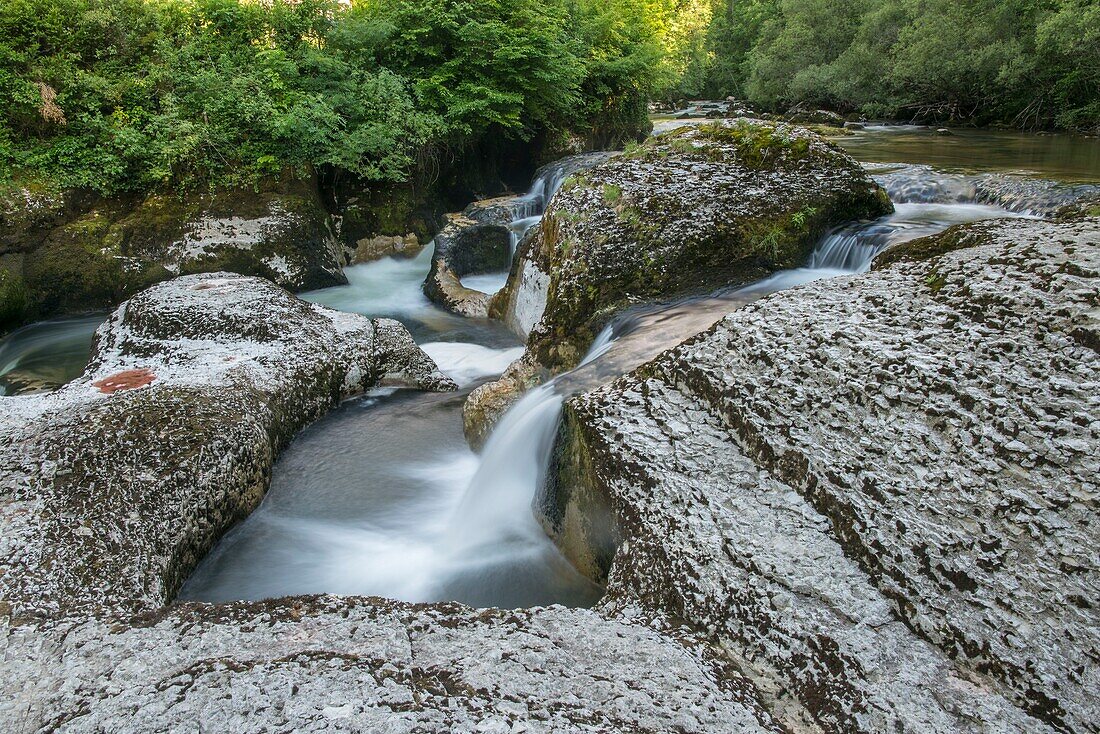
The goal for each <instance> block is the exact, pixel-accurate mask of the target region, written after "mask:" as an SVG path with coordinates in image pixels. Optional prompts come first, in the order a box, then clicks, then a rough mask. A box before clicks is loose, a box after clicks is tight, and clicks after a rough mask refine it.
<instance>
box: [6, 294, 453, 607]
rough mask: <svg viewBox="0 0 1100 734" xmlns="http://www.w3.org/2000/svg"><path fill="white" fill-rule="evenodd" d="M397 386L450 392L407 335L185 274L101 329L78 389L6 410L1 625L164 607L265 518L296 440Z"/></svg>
mask: <svg viewBox="0 0 1100 734" xmlns="http://www.w3.org/2000/svg"><path fill="white" fill-rule="evenodd" d="M386 384H395V385H409V386H416V387H421V388H428V389H450V388H453V383H452V382H451V381H450V380H449V379H448V378H446V377H445V376H443V375H442V374H441V373H439V372H438V370H437V369H436V367H435V364H434V363H433V362H432V361H431V359H429V358H428V357H427V355H425V354H424V353H423V352H421V351H420V349H419V348H417V346H416V345H415V343H413V341H412V338H411V337H410V336H409V334H408V332H407V331H405V329H404V327H402V326H401V325H400V324H398V323H397V322H395V321H390V320H385V319H379V320H370V319H367V318H365V317H362V316H357V315H352V314H344V313H339V312H336V311H330V310H328V309H325V308H322V307H320V306H316V305H313V304H309V303H306V302H304V301H300V300H298V299H297V298H295V297H294V296H292V295H290V294H289V293H287V292H286V291H284V290H282V289H281V288H278V287H277V286H274V285H272V284H271V283H270V282H268V281H266V280H262V279H260V278H248V277H243V276H236V275H231V274H228V273H216V274H212V275H209V276H186V277H181V278H177V279H175V280H173V281H169V282H166V283H163V284H161V285H158V286H155V287H154V288H152V289H150V290H147V291H144V292H142V293H140V294H139V295H137V296H135V297H134V298H132V299H130V300H129V301H127V302H126V303H125V304H123V305H122V306H121V307H120V308H119V309H118V310H117V311H116V312H115V313H114V314H113V315H112V316H111V317H110V318H109V319H108V321H107V323H106V324H105V325H104V326H103V327H101V328H100V331H99V333H98V335H97V337H96V344H95V346H94V348H93V352H92V357H91V361H90V363H89V366H88V368H87V369H86V370H85V372H84V374H83V376H82V377H80V378H78V379H77V380H76V381H74V382H72V383H70V384H68V385H66V386H64V387H63V388H61V389H60V390H59V391H57V392H55V393H51V394H48V395H31V396H24V397H16V398H0V526H2V527H3V533H2V540H0V610H2V611H4V612H10V613H12V614H13V615H14V616H15V617H16V618H20V617H24V616H41V615H45V616H56V615H64V614H74V613H89V612H96V613H98V612H100V611H104V610H144V609H152V608H156V607H158V606H160V605H162V604H165V603H167V602H168V600H169V599H170V598H171V596H172V595H173V594H174V593H175V590H176V589H177V588H178V586H179V584H180V583H181V582H182V581H183V579H184V577H185V576H186V575H187V574H188V573H190V571H191V569H192V568H193V567H194V565H195V563H196V562H197V561H198V559H199V558H201V556H202V555H203V554H205V553H206V551H207V550H208V549H209V548H210V547H211V545H212V544H213V543H214V542H215V541H216V540H217V538H218V537H219V536H220V535H221V534H222V533H223V532H224V531H225V530H226V529H227V528H228V527H229V526H230V525H231V524H232V523H234V522H235V521H237V520H240V519H241V518H242V517H243V516H244V515H246V514H247V513H248V512H250V511H251V510H252V508H253V507H255V505H256V504H257V503H258V502H259V500H260V498H261V497H262V496H263V494H264V492H265V491H266V489H267V483H268V480H269V477H270V472H271V466H272V463H273V461H274V457H275V455H276V453H277V452H278V451H279V449H280V448H281V447H282V446H283V445H284V444H285V443H286V442H287V441H288V440H289V439H290V438H291V437H292V436H293V435H294V434H295V432H297V430H299V429H300V428H302V427H303V426H305V425H306V424H307V423H309V422H310V421H312V420H313V419H315V418H317V417H319V416H320V415H321V414H323V413H324V412H325V411H327V410H328V409H329V408H330V407H332V406H333V405H335V404H336V402H337V401H339V400H340V399H341V398H343V397H345V396H348V395H352V394H355V393H358V392H361V391H363V390H365V389H367V388H370V387H373V386H375V385H386Z"/></svg>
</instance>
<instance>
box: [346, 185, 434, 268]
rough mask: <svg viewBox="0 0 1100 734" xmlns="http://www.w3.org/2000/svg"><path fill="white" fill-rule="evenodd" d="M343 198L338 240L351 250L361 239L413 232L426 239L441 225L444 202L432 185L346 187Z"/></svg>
mask: <svg viewBox="0 0 1100 734" xmlns="http://www.w3.org/2000/svg"><path fill="white" fill-rule="evenodd" d="M345 189H346V190H345V191H343V192H342V193H343V195H344V196H345V197H346V201H345V202H343V203H341V204H339V205H338V207H337V209H338V212H339V216H340V240H341V242H342V243H343V246H344V247H345V249H347V250H348V251H354V250H355V249H356V248H357V246H358V243H359V242H360V241H361V240H365V239H371V238H374V237H401V236H405V235H407V234H410V233H412V234H415V235H416V237H417V239H418V240H419V241H420V242H428V241H429V240H431V239H432V237H434V236H435V235H436V233H438V232H439V230H440V229H441V228H442V227H443V224H444V219H443V212H444V205H443V203H442V200H441V198H440V196H439V194H438V192H437V191H435V189H434V188H431V187H421V188H416V187H414V186H412V185H411V184H406V185H387V186H365V185H364V186H362V187H358V188H355V187H345Z"/></svg>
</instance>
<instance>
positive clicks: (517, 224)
mask: <svg viewBox="0 0 1100 734" xmlns="http://www.w3.org/2000/svg"><path fill="white" fill-rule="evenodd" d="M541 221H542V215H541V214H536V215H534V216H530V217H524V218H522V219H517V220H515V221H513V222H509V223H508V235H509V237H510V239H511V247H512V256H513V257H515V254H516V248H517V247H519V243H520V242H521V241H523V237H524V235H526V234H527V233H528V232H529V231H531V228H532V227H534V226H535V225H536V224H538V223H539V222H541Z"/></svg>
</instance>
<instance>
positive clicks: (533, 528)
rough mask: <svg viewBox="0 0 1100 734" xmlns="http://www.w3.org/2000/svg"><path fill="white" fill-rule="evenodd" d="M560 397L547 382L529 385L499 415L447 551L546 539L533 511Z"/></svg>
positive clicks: (458, 513)
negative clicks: (502, 413) (516, 399)
mask: <svg viewBox="0 0 1100 734" xmlns="http://www.w3.org/2000/svg"><path fill="white" fill-rule="evenodd" d="M562 400H563V399H562V396H561V395H558V394H557V393H556V391H555V390H554V385H553V383H548V384H546V385H542V386H540V387H537V388H535V389H534V390H531V391H530V392H528V393H527V394H526V395H524V396H523V398H522V399H521V400H520V401H519V402H518V403H516V404H515V405H514V406H512V408H511V409H510V410H509V411H508V413H507V414H506V415H505V416H504V418H502V419H501V421H500V423H499V424H498V425H497V427H496V429H495V430H494V431H493V433H492V435H491V436H490V437H489V441H488V443H487V444H485V450H484V451H483V453H482V455H481V465H480V466H479V467H478V470H477V472H476V473H475V474H474V477H473V479H472V480H471V481H470V485H469V487H468V489H467V490H466V493H465V494H464V495H463V497H462V501H461V502H460V503H459V506H458V510H457V511H456V512H455V515H454V519H453V521H452V523H451V528H450V531H449V532H448V533H447V536H446V539H445V544H446V547H447V550H448V551H449V552H450V553H454V554H464V553H467V552H469V551H471V550H474V549H479V550H482V551H484V550H486V549H489V548H491V547H492V546H494V545H496V544H498V543H501V542H504V541H509V540H510V541H522V540H524V539H530V540H531V541H532V542H538V541H542V529H541V528H540V527H539V525H538V523H537V522H536V521H535V518H534V515H533V514H532V512H531V503H532V502H533V501H534V498H535V492H536V491H537V490H538V488H539V486H541V484H542V481H543V479H544V478H545V473H546V468H547V466H548V465H549V463H550V452H551V451H552V450H553V448H554V437H555V436H556V434H557V428H558V418H559V417H560V416H561V406H562Z"/></svg>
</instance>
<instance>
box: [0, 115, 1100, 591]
mask: <svg viewBox="0 0 1100 734" xmlns="http://www.w3.org/2000/svg"><path fill="white" fill-rule="evenodd" d="M945 140H948V141H950V143H949V144H947V143H945V142H944V141H945ZM1071 143H1072V144H1067V143H1066V141H1065V140H1061V141H1058V142H1052V139H1051V138H1045V137H1044V138H1040V136H1026V135H1023V134H1020V133H990V132H983V133H973V134H971V133H966V134H958V135H956V136H952V137H949V138H943V137H941V136H936V135H935V134H934V133H933V132H932V131H928V130H921V129H914V128H882V129H870V130H866V131H861V132H860V133H858V134H857V135H854V136H850V137H847V138H844V139H842V141H841V144H842V145H844V146H845V147H846V148H848V149H849V150H850V151H851V152H852V153H853V155H856V156H857V157H859V158H860V159H862V160H865V161H868V162H875V163H881V162H898V163H908V164H914V163H916V164H931V165H933V166H935V167H936V168H920V169H917V170H915V171H909V172H907V174H906V175H908V176H909V177H910V178H913V177H914V176H915V177H916V179H917V180H916V181H913V180H909V179H905V180H904V181H902V182H901V184H898V185H895V186H892V187H890V190H891V193H892V195H893V196H894V197H895V203H896V211H895V213H894V214H892V215H890V216H889V217H885V218H883V219H881V220H878V221H876V222H872V223H858V224H854V225H852V226H850V227H847V228H844V229H843V230H841V231H839V232H835V233H833V234H831V235H830V236H828V237H826V238H825V239H823V240H822V242H821V243H819V245H818V247H817V248H816V250H815V252H814V255H813V256H812V258H811V260H810V261H809V262H808V263H807V265H806V266H805V267H803V268H798V269H795V270H791V271H785V272H782V273H778V274H776V275H773V276H772V277H770V278H768V279H766V280H764V281H761V282H759V283H756V284H754V285H751V286H749V287H747V288H741V289H738V290H733V291H730V292H726V293H718V294H713V295H711V296H708V297H700V298H693V299H689V300H685V301H681V302H679V303H675V304H666V305H663V306H660V307H652V306H651V307H642V308H636V309H633V310H631V311H630V312H628V313H625V314H622V315H621V316H620V317H619V318H618V319H616V320H615V322H614V323H613V324H612V325H611V326H610V327H608V329H607V330H605V332H604V333H603V334H602V335H601V336H600V338H599V339H598V340H597V342H596V344H594V345H593V348H592V350H591V351H590V353H589V356H588V357H587V358H586V360H585V362H584V363H583V364H582V365H581V366H580V367H579V368H578V369H576V370H574V371H573V372H571V373H567V374H566V375H562V376H561V377H559V378H557V379H556V380H554V381H553V382H552V383H550V384H549V385H546V386H543V387H541V388H538V389H536V390H534V391H532V392H531V393H529V394H528V395H527V396H525V397H524V399H523V400H521V401H520V403H518V404H517V405H516V406H515V407H514V408H513V409H512V411H510V413H509V414H508V415H507V416H506V417H505V419H504V420H503V421H502V422H501V423H500V425H499V426H498V427H497V429H496V430H495V431H494V433H493V434H492V436H491V437H490V439H489V441H488V443H487V444H486V446H485V449H484V450H483V452H482V453H481V455H477V454H475V453H473V452H472V451H470V449H469V448H468V447H467V445H466V442H465V440H464V438H463V435H462V415H461V411H462V403H463V401H464V399H465V396H466V395H467V394H468V393H469V391H470V390H472V389H473V387H475V386H476V385H477V384H480V383H481V382H483V381H485V380H487V379H490V378H492V377H493V376H495V375H497V374H499V373H500V372H501V371H502V370H503V369H504V368H505V367H506V366H507V364H508V363H509V362H510V361H511V360H512V359H514V358H516V357H518V356H519V355H520V354H521V353H522V347H521V344H520V341H519V339H518V338H517V337H515V336H514V335H513V334H511V333H510V332H509V331H507V330H506V329H505V328H504V327H503V326H502V325H501V324H499V323H496V322H492V321H487V320H478V319H465V318H460V317H456V316H452V315H450V314H447V313H445V312H443V311H442V310H441V309H439V308H437V307H435V306H434V305H433V304H431V303H430V302H429V301H428V300H427V298H426V297H425V296H424V295H423V292H422V290H421V284H422V283H423V281H424V278H425V276H426V274H427V272H428V267H429V265H430V259H431V252H430V249H431V248H430V246H429V247H428V248H425V250H424V251H423V252H421V254H420V255H419V256H417V257H416V258H412V259H395V258H388V259H385V260H381V261H378V262H374V263H369V264H364V265H356V266H352V267H349V268H348V269H347V271H346V272H347V275H348V280H349V285H347V286H340V287H336V288H330V289H326V290H323V291H316V292H313V293H308V294H304V295H303V297H304V298H307V299H309V300H312V301H315V302H317V303H323V304H325V305H328V306H331V307H333V308H337V309H341V310H346V311H352V312H356V313H362V314H366V315H369V316H389V317H393V318H397V319H399V320H400V321H402V322H403V323H405V324H406V325H407V326H408V327H409V330H410V332H411V333H412V334H413V336H414V338H416V340H417V342H418V343H420V344H421V346H422V347H423V348H424V349H425V351H426V352H428V354H430V355H431V356H432V357H433V358H434V359H435V360H436V361H437V363H438V364H439V365H440V367H441V369H443V370H444V371H445V372H447V373H448V374H450V375H451V376H452V377H453V378H454V379H455V380H456V382H458V383H459V385H460V390H459V392H457V393H452V394H443V395H440V394H425V393H418V392H413V391H404V390H402V391H394V390H386V391H378V392H375V393H372V394H370V395H367V396H365V397H362V398H359V399H355V400H350V401H347V402H345V403H344V404H343V405H341V406H340V407H339V408H337V409H336V410H335V411H333V412H332V413H330V414H329V415H328V416H326V417H325V418H322V419H321V420H319V421H318V422H316V423H315V424H314V425H312V426H311V427H309V428H308V429H306V430H305V431H303V432H302V434H301V435H299V436H298V437H297V438H296V439H295V441H294V442H293V443H292V444H291V445H290V446H289V447H288V448H287V449H286V450H285V451H284V453H283V454H282V455H281V457H280V459H279V461H278V462H277V464H276V467H275V470H274V476H273V480H272V484H271V488H270V490H269V492H268V494H267V496H266V497H265V499H264V501H263V502H262V504H261V505H260V507H259V508H258V509H257V510H256V511H255V512H254V513H253V514H252V515H250V516H249V517H248V518H247V519H246V520H245V521H243V522H242V523H240V524H239V525H238V526H237V527H235V528H234V529H233V530H231V531H230V532H229V533H228V534H227V535H226V536H225V538H223V540H222V541H221V542H220V543H219V544H218V546H217V547H216V548H215V549H214V550H213V551H212V552H211V553H210V554H209V555H208V556H207V558H206V559H205V560H204V561H203V562H202V563H201V564H200V566H199V567H198V568H197V569H196V571H195V572H194V574H193V575H192V576H191V578H190V579H189V580H188V581H187V583H186V584H185V586H184V587H183V589H182V591H181V593H180V598H183V599H198V600H207V601H226V600H231V599H259V598H267V597H276V596H285V595H289V594H304V593H322V592H330V593H339V594H359V595H378V596H386V597H392V598H398V599H402V600H407V601H416V602H421V601H438V600H458V601H462V602H465V603H468V604H471V605H474V606H502V607H523V606H533V605H542V604H548V603H560V604H567V605H589V604H591V603H593V602H594V601H595V600H597V599H598V598H599V596H600V594H601V590H600V589H599V588H598V587H596V586H594V585H593V584H592V583H591V582H589V581H588V580H587V579H586V578H584V577H583V576H581V575H580V574H578V573H577V572H576V571H575V570H574V569H573V568H572V567H571V566H570V565H569V564H568V563H567V562H566V561H565V560H564V559H563V558H562V557H561V555H560V554H559V553H558V552H557V549H556V548H555V546H554V545H553V544H552V543H551V542H550V541H549V540H548V539H547V537H546V536H545V534H544V533H543V532H542V530H541V528H540V527H539V525H538V523H537V522H536V521H535V518H534V516H533V513H532V512H531V504H532V502H533V500H534V497H535V493H536V491H537V489H538V487H539V486H540V483H541V480H542V476H543V473H544V472H545V470H546V467H547V465H548V463H549V458H550V453H551V450H552V443H553V439H554V436H555V434H556V428H557V422H558V416H559V414H560V409H561V404H562V402H563V400H564V399H565V397H567V396H568V395H570V394H572V393H575V392H576V391H578V390H583V389H589V388H591V387H593V386H595V385H597V384H600V383H601V382H603V381H606V380H609V379H613V378H614V377H615V376H617V375H619V374H622V373H623V372H626V371H628V370H630V369H632V368H633V367H635V366H637V365H638V364H641V363H642V362H644V361H646V360H648V359H651V358H652V357H653V356H655V355H656V354H658V353H660V352H661V351H663V350H664V349H667V348H669V347H672V346H674V345H675V344H677V343H679V342H680V341H682V340H683V339H684V338H686V337H688V336H690V335H692V334H694V333H697V332H699V331H701V330H703V329H705V328H706V327H707V326H709V325H710V324H711V323H713V322H714V321H716V320H717V319H718V318H720V317H721V316H722V315H723V314H725V313H727V312H729V311H730V310H732V309H733V308H737V307H738V306H739V305H740V304H743V303H747V302H749V301H752V300H755V299H757V298H760V297H762V296H764V295H766V294H768V293H771V292H775V291H777V290H782V289H785V288H789V287H792V286H795V285H798V284H800V283H805V282H809V281H811V280H816V279H820V278H827V277H835V276H839V275H845V274H851V273H856V272H860V271H862V270H865V269H867V268H868V267H869V265H870V262H871V259H872V258H873V256H874V255H875V254H876V253H877V252H879V251H881V250H882V249H883V248H884V247H887V246H889V245H890V244H893V243H895V242H898V241H903V240H906V239H911V238H914V237H918V236H922V235H925V234H931V233H934V232H937V231H940V230H942V229H944V228H945V227H947V226H950V225H952V224H956V223H961V222H968V221H974V220H977V219H984V218H989V217H1007V216H1028V215H1030V212H1031V211H1032V210H1033V209H1036V208H1037V207H1031V206H1028V205H1027V202H1026V201H1024V202H1023V203H1022V204H1021V205H1019V206H1012V207H1011V210H1010V208H1006V207H1004V206H998V205H994V204H989V203H982V202H979V201H967V200H966V198H967V196H968V194H966V193H965V192H966V191H969V189H965V190H964V189H960V188H959V186H958V181H959V176H960V174H966V175H968V174H977V175H982V174H984V173H986V172H988V171H1003V170H1011V171H1019V170H1026V171H1028V172H1029V173H1028V175H1029V176H1041V177H1044V178H1048V179H1052V180H1057V181H1067V182H1073V183H1080V182H1082V181H1086V180H1090V178H1089V176H1088V171H1089V169H1088V168H1087V166H1088V165H1089V164H1088V160H1090V158H1089V156H1093V158H1091V160H1093V161H1095V160H1097V159H1096V158H1095V156H1097V155H1100V143H1098V142H1097V141H1095V140H1087V139H1073V140H1072V141H1071ZM1052 150H1053V151H1054V152H1051V151H1052ZM1067 151H1068V152H1067ZM1082 160H1084V161H1085V163H1084V164H1083V165H1082V164H1079V161H1082ZM1091 170H1092V171H1093V176H1092V179H1091V180H1095V179H1096V175H1095V172H1096V171H1097V170H1098V167H1097V166H1095V165H1094V167H1093V168H1092V169H1091ZM560 183H561V181H560V177H559V178H557V179H554V178H553V177H552V176H549V177H547V178H546V179H543V180H539V181H536V182H534V184H533V185H532V189H531V192H530V193H529V194H528V195H526V196H524V197H519V198H518V199H517V206H518V207H519V208H520V209H522V212H521V213H522V214H523V215H524V217H525V218H524V221H523V223H522V224H518V225H517V231H516V236H515V239H516V240H518V237H519V235H520V234H521V232H522V229H524V228H526V227H529V226H531V225H532V224H534V223H535V222H537V220H538V214H539V212H541V210H542V207H543V206H544V204H545V201H546V200H547V199H548V198H549V196H550V195H552V193H553V191H554V189H555V187H556V186H558V185H560ZM895 183H896V182H895ZM947 184H951V186H950V187H948V186H947ZM945 191H949V195H948V194H947V193H944V192H945ZM929 192H932V193H929ZM960 192H962V193H960ZM1041 193H1042V192H1040V194H1041ZM939 199H947V200H946V201H940V200H939ZM1014 201H1015V200H1014ZM517 211H518V209H517ZM505 277H506V274H505V273H497V274H489V275H484V276H477V277H476V278H466V279H465V280H464V283H465V284H466V285H467V286H469V287H473V288H477V289H479V290H485V291H486V292H492V291H495V290H496V289H498V288H500V287H501V286H503V284H504V279H505ZM100 320H101V317H99V318H96V317H89V318H87V319H82V320H68V321H58V322H46V323H44V324H40V325H35V326H31V327H27V328H26V329H23V330H20V331H19V332H16V333H14V334H12V335H10V336H9V337H8V338H7V339H5V340H4V341H3V342H0V367H2V368H4V370H5V371H7V372H12V371H15V372H17V373H18V374H20V375H23V377H22V378H21V379H24V380H25V379H26V377H25V376H26V374H27V373H30V374H32V375H33V374H34V373H35V370H39V371H41V372H42V373H43V380H44V381H45V382H59V381H64V379H71V378H72V377H73V376H75V374H77V373H79V364H80V363H81V362H82V359H81V358H80V354H83V355H85V358H86V353H87V348H88V346H87V345H88V344H89V343H90V339H91V331H92V330H93V329H94V328H95V325H97V324H98V323H99V321H100ZM51 343H52V344H53V347H54V348H55V351H56V355H57V356H56V357H51ZM81 350H83V351H81ZM61 355H66V356H65V357H64V358H62V357H61ZM62 363H63V364H64V365H65V367H64V369H63V370H61V371H59V369H58V368H59V366H60V365H62ZM50 370H52V372H51V371H50ZM45 372H50V374H49V375H45ZM61 372H64V374H61ZM47 378H48V379H47ZM2 380H3V375H2V374H0V386H2V385H3V382H2Z"/></svg>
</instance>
